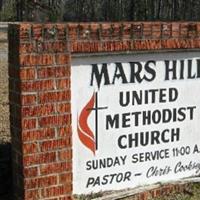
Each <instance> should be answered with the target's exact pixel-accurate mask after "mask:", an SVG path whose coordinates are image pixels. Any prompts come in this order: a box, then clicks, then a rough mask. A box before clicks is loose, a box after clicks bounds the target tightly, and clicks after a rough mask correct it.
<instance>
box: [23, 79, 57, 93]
mask: <svg viewBox="0 0 200 200" xmlns="http://www.w3.org/2000/svg"><path fill="white" fill-rule="evenodd" d="M52 89H54V81H53V80H43V81H33V82H31V81H29V82H22V83H21V90H22V91H23V92H33V91H41V90H52Z"/></svg>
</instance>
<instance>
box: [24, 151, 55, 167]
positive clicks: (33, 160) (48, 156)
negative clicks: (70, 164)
mask: <svg viewBox="0 0 200 200" xmlns="http://www.w3.org/2000/svg"><path fill="white" fill-rule="evenodd" d="M55 161H56V153H55V152H47V153H42V154H34V155H29V156H24V157H23V163H24V166H31V165H36V164H40V165H41V164H44V163H50V162H55Z"/></svg>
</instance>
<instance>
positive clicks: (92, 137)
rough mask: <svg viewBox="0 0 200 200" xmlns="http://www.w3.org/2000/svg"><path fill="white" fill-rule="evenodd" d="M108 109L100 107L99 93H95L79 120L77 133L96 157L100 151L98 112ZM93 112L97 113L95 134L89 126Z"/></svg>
mask: <svg viewBox="0 0 200 200" xmlns="http://www.w3.org/2000/svg"><path fill="white" fill-rule="evenodd" d="M107 108H108V107H98V93H97V92H94V93H93V95H92V97H91V98H90V100H89V101H88V102H87V104H86V105H85V107H84V108H83V109H82V111H81V113H80V115H79V118H78V125H77V132H78V136H79V139H80V141H81V142H82V144H83V145H84V146H85V147H87V148H88V149H89V150H90V151H92V153H93V154H94V155H95V153H96V150H97V149H98V111H99V110H102V109H107ZM92 111H95V134H94V133H93V131H92V130H91V128H90V127H89V125H88V118H89V116H90V114H91V112H92Z"/></svg>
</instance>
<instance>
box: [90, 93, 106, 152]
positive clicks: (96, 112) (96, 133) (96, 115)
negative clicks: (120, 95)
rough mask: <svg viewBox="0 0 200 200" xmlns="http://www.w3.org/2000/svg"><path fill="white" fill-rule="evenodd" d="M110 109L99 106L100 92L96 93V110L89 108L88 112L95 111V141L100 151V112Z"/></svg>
mask: <svg viewBox="0 0 200 200" xmlns="http://www.w3.org/2000/svg"><path fill="white" fill-rule="evenodd" d="M105 109H108V107H107V106H105V107H99V106H98V92H95V106H94V108H89V109H88V110H93V111H95V140H96V150H97V149H98V113H99V110H105Z"/></svg>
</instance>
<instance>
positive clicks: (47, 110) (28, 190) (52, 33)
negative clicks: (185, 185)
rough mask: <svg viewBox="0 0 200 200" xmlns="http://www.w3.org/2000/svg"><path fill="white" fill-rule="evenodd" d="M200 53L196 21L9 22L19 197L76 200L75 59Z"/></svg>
mask: <svg viewBox="0 0 200 200" xmlns="http://www.w3.org/2000/svg"><path fill="white" fill-rule="evenodd" d="M198 48H200V23H196V22H188V23H175V22H173V23H164V22H152V23H151V22H147V23H146V22H145V23H142V22H134V23H132V22H128V23H80V24H74V23H67V24H27V23H19V24H13V25H10V26H9V101H10V123H11V134H12V158H13V174H14V177H13V180H14V181H13V183H14V199H15V200H22V199H24V200H31V199H32V200H39V199H43V200H67V199H72V138H71V136H72V130H71V108H70V99H71V98H70V60H71V55H73V54H76V53H99V52H120V51H144V50H145V51H146V50H152V51H155V50H165V51H166V50H172V49H174V50H176V49H198ZM167 188H168V187H167ZM167 190H168V189H166V190H165V191H167ZM168 193H170V191H169V192H168ZM159 195H160V194H159V192H158V194H157V193H155V195H154V196H159ZM140 196H141V197H139V199H140V200H142V199H147V198H146V197H145V193H142V194H140Z"/></svg>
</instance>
